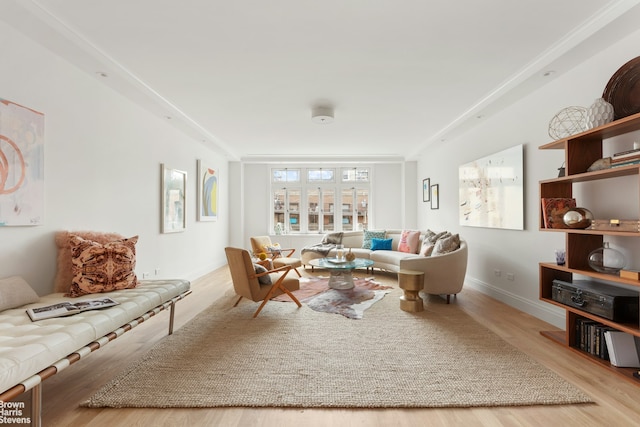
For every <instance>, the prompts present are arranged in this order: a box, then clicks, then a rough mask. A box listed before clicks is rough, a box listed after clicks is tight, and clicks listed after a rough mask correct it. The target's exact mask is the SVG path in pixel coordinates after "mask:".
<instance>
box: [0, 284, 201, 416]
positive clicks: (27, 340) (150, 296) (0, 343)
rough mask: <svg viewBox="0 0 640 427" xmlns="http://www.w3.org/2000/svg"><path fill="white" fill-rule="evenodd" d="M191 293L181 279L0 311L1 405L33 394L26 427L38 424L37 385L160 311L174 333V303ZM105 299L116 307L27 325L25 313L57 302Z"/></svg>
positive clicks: (43, 300)
mask: <svg viewBox="0 0 640 427" xmlns="http://www.w3.org/2000/svg"><path fill="white" fill-rule="evenodd" d="M190 293H191V290H190V283H189V282H188V281H186V280H151V281H144V280H143V281H140V283H139V284H138V285H137V286H136V287H135V288H131V289H122V290H115V291H112V292H108V293H102V294H90V295H84V296H80V297H77V298H69V297H65V296H64V293H54V294H50V295H46V296H43V297H40V298H39V299H38V302H35V303H30V304H26V305H22V306H19V307H15V308H10V309H6V310H4V311H1V312H0V402H4V401H8V400H11V399H14V398H15V397H17V396H19V395H20V394H22V393H24V392H25V391H28V390H31V391H32V395H31V396H32V411H31V423H32V425H33V426H38V425H40V422H41V420H40V406H41V405H40V400H41V396H42V394H41V387H40V383H41V382H42V381H43V380H45V379H47V378H49V377H50V376H52V375H54V374H56V373H57V372H60V371H61V370H63V369H64V368H66V367H68V366H69V365H71V364H73V363H75V362H77V361H78V360H80V359H81V358H83V357H84V356H86V355H88V354H89V353H91V352H93V351H95V350H97V349H99V348H101V347H104V346H105V345H106V344H107V343H109V342H110V341H112V340H114V339H115V338H117V337H119V336H120V335H122V334H123V333H125V332H127V331H129V330H131V329H132V328H134V327H135V326H137V325H138V324H140V323H142V322H144V321H145V320H148V319H149V318H150V317H152V316H154V315H155V314H157V313H159V312H160V311H162V310H165V309H170V318H169V334H171V333H172V331H173V317H174V306H175V303H176V302H177V301H179V300H181V299H182V298H184V297H185V296H187V295H189V294H190ZM100 297H109V298H112V299H113V300H115V301H117V302H118V303H119V304H118V305H116V306H114V307H110V308H105V309H101V310H88V311H84V312H82V313H78V314H74V315H72V316H67V317H56V318H51V319H45V320H39V321H36V322H33V321H31V319H30V318H29V316H28V315H27V313H26V310H27V309H28V308H35V307H42V306H48V305H51V304H54V303H57V302H61V301H70V300H72V301H73V302H78V301H82V300H89V299H95V298H100Z"/></svg>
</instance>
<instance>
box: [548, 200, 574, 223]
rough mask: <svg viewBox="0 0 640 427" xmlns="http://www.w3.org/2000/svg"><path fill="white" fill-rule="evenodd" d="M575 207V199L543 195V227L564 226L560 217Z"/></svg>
mask: <svg viewBox="0 0 640 427" xmlns="http://www.w3.org/2000/svg"><path fill="white" fill-rule="evenodd" d="M575 207H576V199H573V198H570V197H543V198H542V219H543V222H544V228H566V226H565V224H564V221H563V220H562V217H564V214H565V213H567V211H568V210H569V209H571V208H575Z"/></svg>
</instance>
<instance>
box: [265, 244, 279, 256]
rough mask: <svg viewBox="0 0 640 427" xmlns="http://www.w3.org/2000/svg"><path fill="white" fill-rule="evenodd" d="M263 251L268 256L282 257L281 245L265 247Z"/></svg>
mask: <svg viewBox="0 0 640 427" xmlns="http://www.w3.org/2000/svg"><path fill="white" fill-rule="evenodd" d="M262 250H263V251H265V252H266V253H268V254H277V255H282V248H281V247H280V243H273V244H271V245H263V246H262Z"/></svg>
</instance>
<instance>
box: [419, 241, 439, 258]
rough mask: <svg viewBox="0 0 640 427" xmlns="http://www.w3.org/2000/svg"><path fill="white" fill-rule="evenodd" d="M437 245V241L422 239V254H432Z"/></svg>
mask: <svg viewBox="0 0 640 427" xmlns="http://www.w3.org/2000/svg"><path fill="white" fill-rule="evenodd" d="M435 246H436V244H435V242H430V241H429V240H428V239H424V240H423V241H422V246H421V247H420V255H422V256H431V254H432V253H433V248H434V247H435Z"/></svg>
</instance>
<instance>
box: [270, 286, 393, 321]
mask: <svg viewBox="0 0 640 427" xmlns="http://www.w3.org/2000/svg"><path fill="white" fill-rule="evenodd" d="M353 283H354V287H353V289H330V288H329V278H328V277H326V276H316V277H302V278H300V289H298V290H297V291H293V294H294V295H295V297H296V298H298V300H299V301H300V302H301V303H303V304H305V305H306V306H307V307H309V308H310V309H312V310H315V311H320V312H323V313H334V314H341V315H342V316H344V317H347V318H349V319H362V317H363V316H364V312H365V310H367V309H368V308H370V307H371V306H372V305H373V304H375V303H376V302H378V301H380V300H381V299H382V298H384V296H385V295H386V294H388V293H389V292H391V287H390V286H384V285H382V284H380V283H378V282H376V281H375V280H374V279H373V278H372V277H366V278H365V277H354V278H353ZM272 300H274V301H282V302H293V301H292V300H291V298H290V297H289V295H287V294H282V295H280V296H278V297H275V298H273V299H272Z"/></svg>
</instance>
